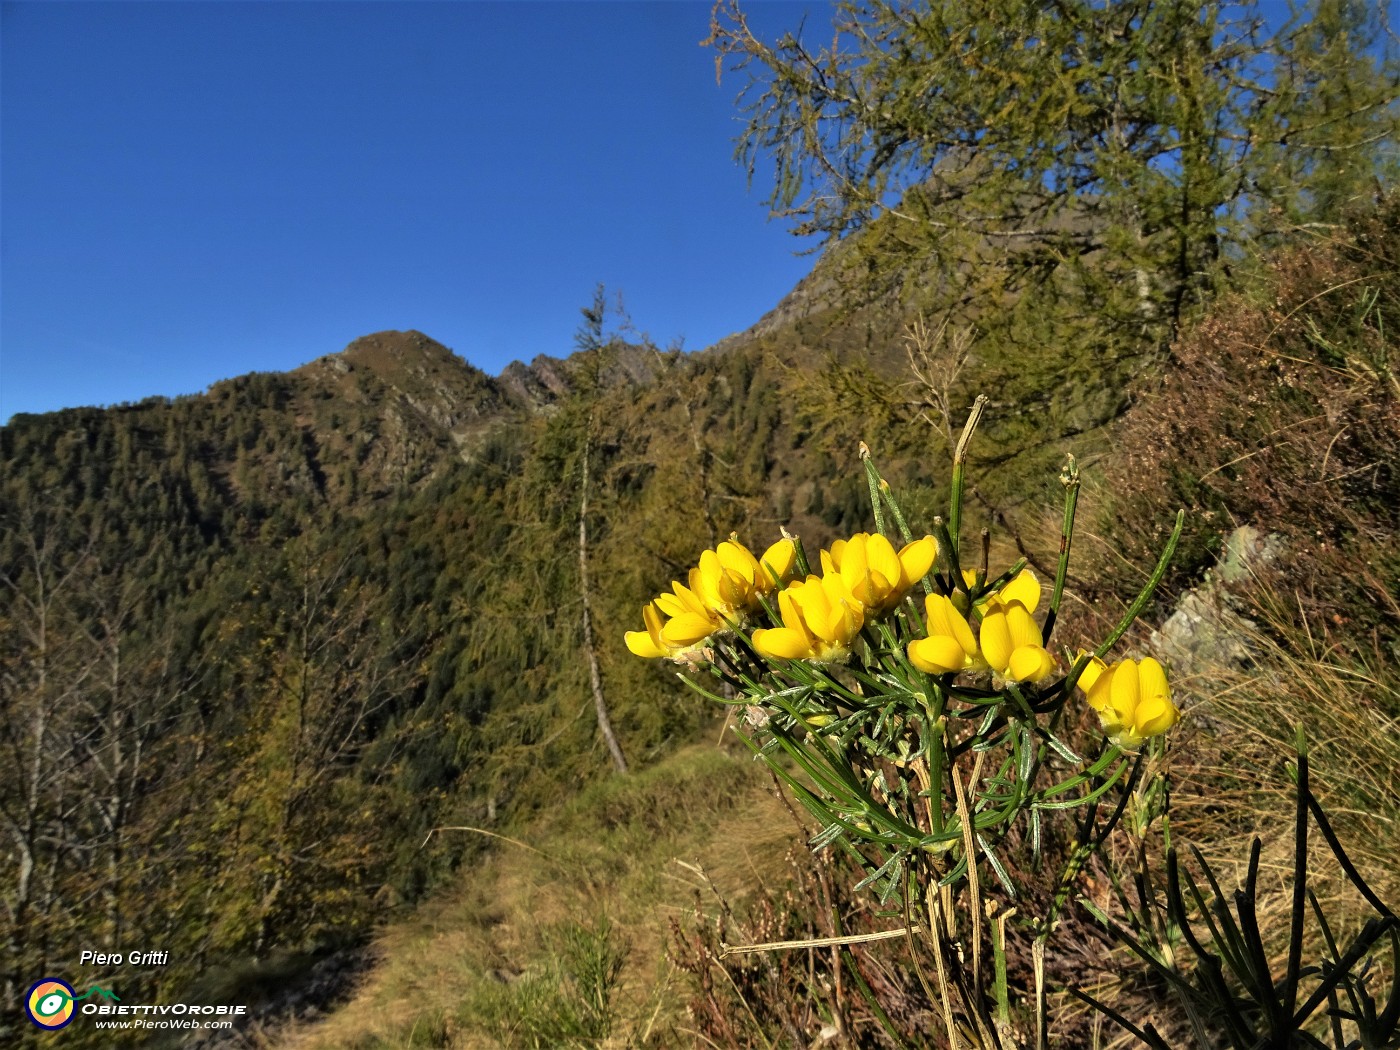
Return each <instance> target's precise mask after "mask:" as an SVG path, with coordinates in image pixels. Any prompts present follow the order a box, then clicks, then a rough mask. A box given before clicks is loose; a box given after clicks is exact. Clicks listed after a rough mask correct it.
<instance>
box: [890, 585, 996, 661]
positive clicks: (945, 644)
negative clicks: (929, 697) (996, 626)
mask: <svg viewBox="0 0 1400 1050" xmlns="http://www.w3.org/2000/svg"><path fill="white" fill-rule="evenodd" d="M924 610H925V612H926V613H927V614H928V615H927V622H928V637H927V638H920V639H919V640H917V641H913V642H910V643H909V661H910V663H912V664H913V665H914V666H915V667H917V668H918V669H919V670H921V671H927V672H928V673H929V674H949V673H952V672H956V671H976V670H982V669H984V668H985V667H986V666H987V661H986V660H985V659H983V657H982V651H981V650H980V649H979V648H978V647H977V639H976V638H974V637H973V636H972V628H971V627H969V626H968V623H967V620H966V619H964V618H963V615H962V613H960V612H958V610H957V607H956V606H955V605H954V604H953V602H952V600H951V599H950V598H948V597H947V596H946V595H942V594H930V595H929V596H928V597H927V598H925V599H924Z"/></svg>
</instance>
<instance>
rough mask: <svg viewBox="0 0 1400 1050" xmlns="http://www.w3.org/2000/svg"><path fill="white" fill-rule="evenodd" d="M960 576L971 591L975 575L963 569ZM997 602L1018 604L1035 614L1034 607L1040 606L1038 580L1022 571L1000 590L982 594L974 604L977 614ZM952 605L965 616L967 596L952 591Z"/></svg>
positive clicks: (1028, 570)
mask: <svg viewBox="0 0 1400 1050" xmlns="http://www.w3.org/2000/svg"><path fill="white" fill-rule="evenodd" d="M962 575H963V581H964V582H965V583H966V584H967V589H968V590H969V591H971V590H972V589H973V588H974V587H975V586H976V585H977V573H975V572H973V571H972V570H971V569H964V570H963V574H962ZM998 602H1000V603H1001V604H1003V605H1005V604H1007V603H1009V602H1020V603H1021V604H1022V605H1024V606H1025V607H1026V611H1027V612H1035V607H1036V606H1037V605H1039V604H1040V580H1038V579H1036V575H1035V573H1033V572H1031V570H1030V569H1022V570H1021V571H1020V572H1018V573H1017V574H1016V575H1015V576H1013V577H1012V578H1011V579H1010V580H1008V581H1007V582H1006V583H1004V584H1003V585H1002V588H1001V590H999V591H996V592H995V593H993V594H984V595H983V596H982V597H980V598H978V599H977V601H976V602H975V603H974V604H975V606H976V609H977V612H979V613H980V612H982V611H983V610H984V609H986V608H988V607H989V606H993V605H996V604H997V603H998ZM953 605H954V606H955V607H956V608H957V610H958V611H959V612H961V613H963V614H964V615H966V613H967V595H965V594H963V592H962V591H954V592H953Z"/></svg>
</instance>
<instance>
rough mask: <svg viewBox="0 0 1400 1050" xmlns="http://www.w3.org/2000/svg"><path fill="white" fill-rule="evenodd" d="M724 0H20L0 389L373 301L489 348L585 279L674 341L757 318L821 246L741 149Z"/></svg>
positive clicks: (107, 394)
mask: <svg viewBox="0 0 1400 1050" xmlns="http://www.w3.org/2000/svg"><path fill="white" fill-rule="evenodd" d="M709 9H710V5H709V3H708V2H700V3H690V2H682V0H674V2H669V0H668V2H662V0H654V2H635V3H605V2H587V3H578V2H574V3H560V2H550V3H545V2H539V3H534V2H500V3H490V2H488V3H471V2H455V3H406V2H394V3H337V2H327V3H313V2H302V3H218V2H213V3H202V2H175V3H131V2H117V3H45V2H26V3H5V4H3V6H2V7H0V19H2V21H0V42H2V46H3V56H2V57H3V67H2V68H0V110H2V111H0V155H2V156H3V169H2V170H0V224H2V225H0V242H2V249H3V254H0V295H2V296H3V299H0V420H5V419H8V418H9V416H10V415H11V414H13V413H15V412H38V411H48V410H52V409H56V408H61V407H66V406H71V405H88V404H111V403H116V402H121V401H132V400H138V399H140V398H142V397H145V396H149V395H151V394H165V395H174V394H182V393H193V392H196V391H199V390H202V389H204V388H205V387H207V386H208V385H209V384H210V383H211V382H214V381H215V380H218V379H221V378H224V377H227V376H232V375H239V374H242V373H245V372H250V371H267V370H282V369H289V368H294V367H296V366H297V365H299V364H301V363H303V362H306V361H309V360H311V359H312V358H315V357H318V356H320V355H321V354H324V353H328V352H331V351H335V350H339V349H341V348H342V347H343V346H344V345H345V344H346V343H348V342H349V341H350V340H352V339H354V338H356V337H357V336H360V335H364V334H366V333H369V332H374V331H379V330H382V329H387V328H417V329H419V330H421V331H423V332H426V333H427V334H428V335H430V336H432V337H433V338H435V339H438V340H439V341H441V342H443V343H445V344H447V345H448V346H450V347H452V348H453V349H454V350H456V351H457V352H458V353H459V354H461V355H462V356H464V357H466V358H467V359H468V360H470V361H472V362H473V363H474V364H476V365H478V366H479V367H481V368H483V369H485V370H486V371H488V372H492V373H495V372H498V371H499V370H500V369H501V368H502V367H503V366H504V365H505V364H506V363H507V362H509V361H510V360H512V359H515V358H521V359H526V360H528V359H529V358H531V357H533V356H534V355H535V354H539V353H549V354H561V355H562V354H566V353H568V352H569V350H570V349H571V342H572V336H573V332H574V330H575V328H576V327H577V325H578V321H579V309H580V307H582V306H583V305H585V304H586V303H587V302H589V300H590V299H591V296H592V293H593V289H594V287H595V285H596V284H598V283H599V282H603V283H604V284H605V285H606V286H607V287H608V288H609V289H610V290H620V291H621V292H622V294H623V296H624V298H625V301H626V305H627V307H628V310H629V311H630V313H631V315H632V319H633V321H634V323H635V324H636V325H637V327H638V328H640V329H642V330H644V331H646V332H647V333H649V334H650V335H651V336H652V337H653V338H654V339H656V340H657V341H658V342H660V343H663V344H664V343H667V342H669V341H671V340H674V339H677V338H683V339H684V341H685V345H686V347H687V348H690V349H699V348H701V347H704V346H707V345H709V344H710V343H713V342H714V341H716V340H717V339H719V338H721V337H723V336H725V335H727V334H729V333H730V332H734V331H738V330H741V329H743V328H745V327H747V326H748V325H749V324H751V323H752V322H754V321H755V320H757V319H758V317H759V316H760V315H761V314H762V313H763V312H764V311H765V310H766V309H768V308H769V307H771V306H772V305H774V304H775V303H776V302H777V300H778V299H779V298H780V297H781V296H782V295H783V293H784V292H786V291H787V290H788V289H789V288H791V287H792V285H793V284H795V283H796V282H797V280H798V279H799V278H800V277H801V276H802V275H803V274H805V273H806V272H807V271H808V270H809V269H810V268H811V265H812V262H813V257H812V256H810V255H796V254H794V253H795V252H796V251H798V250H799V249H801V248H802V247H803V245H802V243H801V242H799V241H798V240H797V239H796V238H794V237H793V236H792V235H791V234H789V233H788V232H787V229H786V228H785V227H784V226H783V224H781V223H779V222H770V221H768V220H767V217H766V212H765V209H764V208H763V207H762V205H761V203H760V202H761V198H762V191H763V190H764V189H765V187H764V186H763V185H760V184H758V183H755V185H754V187H753V189H752V190H750V189H749V188H748V186H747V184H746V177H745V174H744V172H743V171H742V169H741V168H740V167H739V166H738V165H737V164H736V163H735V162H734V160H733V156H732V153H733V149H732V143H733V139H734V136H735V135H736V134H737V132H738V130H739V127H740V125H739V123H738V114H737V112H736V110H735V108H734V104H733V103H734V97H735V95H736V94H737V92H738V90H739V87H740V84H739V82H738V81H737V80H735V79H733V78H726V80H725V82H724V83H723V84H722V85H716V83H715V76H714V60H713V55H712V53H711V52H709V51H708V50H706V49H704V48H702V47H700V46H699V41H700V40H701V39H703V38H704V37H705V35H706V33H707V31H708V21H709ZM809 9H811V10H812V11H814V12H816V13H815V14H813V15H812V16H810V19H809V25H811V26H812V27H813V28H816V26H818V25H819V24H820V19H821V18H822V15H821V10H822V5H820V4H818V3H812V4H806V3H763V4H756V5H754V6H753V9H752V11H751V20H752V21H753V22H754V24H755V26H756V28H759V29H760V30H764V31H770V32H771V33H773V34H776V33H777V32H779V31H781V30H782V29H785V28H789V27H795V26H796V25H797V24H798V22H799V21H800V20H801V19H802V17H803V15H804V13H805V12H807V11H808V10H809Z"/></svg>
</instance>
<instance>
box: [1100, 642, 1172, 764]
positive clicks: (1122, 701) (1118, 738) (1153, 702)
mask: <svg viewBox="0 0 1400 1050" xmlns="http://www.w3.org/2000/svg"><path fill="white" fill-rule="evenodd" d="M1079 688H1081V689H1083V690H1084V695H1085V696H1086V697H1087V698H1088V700H1089V706H1090V707H1092V708H1093V709H1094V710H1095V711H1097V712H1098V713H1099V720H1100V721H1101V722H1102V723H1103V728H1104V732H1105V733H1107V734H1108V737H1109V739H1110V740H1112V741H1113V742H1114V743H1116V744H1121V745H1122V746H1124V747H1137V746H1138V745H1139V744H1141V743H1142V742H1143V741H1144V740H1146V739H1147V738H1148V737H1153V736H1160V735H1161V734H1163V733H1165V732H1166V731H1167V730H1168V729H1170V728H1171V727H1172V726H1174V725H1176V721H1177V719H1178V718H1180V717H1181V712H1180V711H1178V710H1177V709H1176V705H1175V704H1174V703H1172V693H1171V687H1170V686H1169V685H1167V673H1166V671H1164V670H1163V669H1162V665H1161V664H1159V663H1158V662H1157V661H1156V660H1154V659H1152V657H1150V656H1149V657H1147V658H1145V659H1143V660H1119V661H1118V662H1117V663H1116V664H1114V665H1113V666H1112V667H1110V666H1108V665H1107V664H1106V663H1104V662H1103V661H1102V660H1100V659H1099V658H1098V657H1097V656H1093V657H1090V658H1089V663H1088V665H1087V666H1086V667H1085V668H1084V670H1083V671H1082V672H1080V675H1079Z"/></svg>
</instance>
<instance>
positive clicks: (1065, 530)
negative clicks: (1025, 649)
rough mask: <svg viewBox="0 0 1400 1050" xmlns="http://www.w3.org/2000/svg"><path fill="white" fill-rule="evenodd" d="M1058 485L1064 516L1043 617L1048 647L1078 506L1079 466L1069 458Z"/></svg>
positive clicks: (1062, 592)
mask: <svg viewBox="0 0 1400 1050" xmlns="http://www.w3.org/2000/svg"><path fill="white" fill-rule="evenodd" d="M1060 483H1061V484H1062V485H1064V487H1065V516H1064V522H1063V524H1062V525H1061V526H1060V562H1059V564H1058V565H1057V566H1056V567H1055V589H1054V590H1053V591H1052V592H1051V594H1050V611H1049V612H1048V613H1047V614H1046V616H1045V627H1044V629H1043V631H1042V633H1043V634H1044V636H1045V646H1046V647H1047V648H1049V646H1050V632H1051V631H1053V630H1054V629H1055V620H1056V619H1057V618H1058V617H1059V615H1060V597H1061V596H1062V595H1063V594H1064V590H1065V577H1066V576H1068V575H1069V549H1070V543H1071V541H1072V540H1073V538H1074V512H1075V508H1076V507H1077V506H1078V504H1079V464H1078V463H1076V462H1075V460H1074V457H1073V456H1070V457H1069V464H1068V465H1067V466H1066V467H1065V470H1064V473H1063V474H1061V475H1060Z"/></svg>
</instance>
